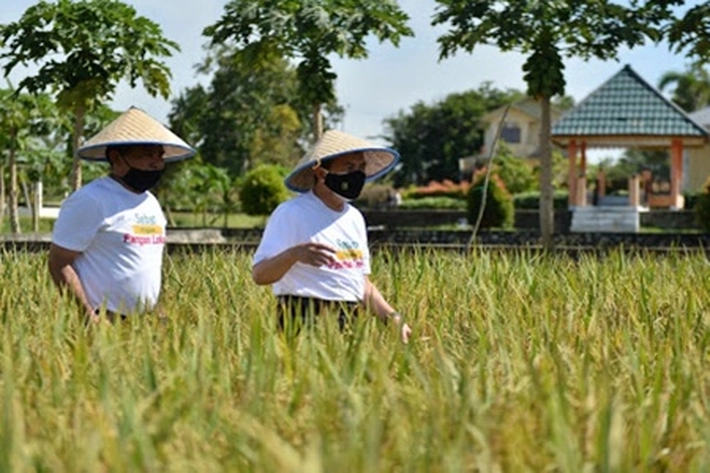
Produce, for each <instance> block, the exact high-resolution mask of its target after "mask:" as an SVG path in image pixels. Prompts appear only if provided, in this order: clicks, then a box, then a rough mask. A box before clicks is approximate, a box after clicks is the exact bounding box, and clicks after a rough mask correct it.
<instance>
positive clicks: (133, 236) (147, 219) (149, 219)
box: [123, 214, 165, 246]
mask: <svg viewBox="0 0 710 473" xmlns="http://www.w3.org/2000/svg"><path fill="white" fill-rule="evenodd" d="M134 218H135V223H133V224H132V225H131V232H130V233H125V234H124V235H123V242H124V243H128V244H131V245H141V246H143V245H163V244H165V229H164V228H163V226H162V225H159V224H158V219H157V217H156V216H155V215H145V214H136V215H135V217H134Z"/></svg>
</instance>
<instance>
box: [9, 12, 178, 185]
mask: <svg viewBox="0 0 710 473" xmlns="http://www.w3.org/2000/svg"><path fill="white" fill-rule="evenodd" d="M0 44H2V45H3V49H2V50H0V51H2V52H1V53H0V64H2V65H3V67H4V72H5V75H6V76H7V75H9V74H10V73H11V72H12V71H13V70H14V69H15V68H16V67H17V66H18V65H23V66H25V65H28V64H31V65H34V66H36V68H37V72H36V73H31V74H30V75H28V76H27V77H25V78H24V79H23V80H22V81H21V82H20V83H19V84H18V89H20V90H26V91H28V92H30V93H38V92H50V93H56V97H57V104H58V105H59V106H60V107H61V108H63V109H65V110H67V111H69V112H71V113H72V114H73V132H72V152H73V154H74V156H75V157H74V162H73V165H72V178H71V180H72V188H73V189H77V188H79V187H80V186H81V180H82V179H81V161H80V160H79V158H78V157H77V156H76V153H74V151H75V150H76V149H77V148H78V147H79V145H80V142H81V138H82V135H83V132H84V120H85V116H86V113H87V111H89V110H91V109H93V108H94V107H95V106H96V105H97V104H100V103H104V102H107V101H109V100H110V99H111V98H112V95H113V93H114V92H115V90H116V87H117V86H118V84H119V82H120V81H121V80H127V81H128V83H129V84H130V86H131V87H135V86H136V84H137V83H138V81H141V82H142V84H143V86H144V88H145V89H146V91H147V92H148V93H149V94H150V95H151V96H156V95H157V94H160V95H161V96H162V97H165V98H167V97H168V95H169V93H170V77H171V75H170V70H169V69H168V67H167V66H166V65H165V64H164V63H163V62H161V58H164V57H170V56H171V55H172V53H173V51H179V47H178V45H177V43H175V42H173V41H170V40H168V39H166V38H165V37H164V36H163V34H162V31H161V28H160V26H159V25H158V24H156V23H154V22H153V21H151V20H149V19H148V18H145V17H142V16H138V15H137V13H136V10H135V8H133V7H132V6H129V5H127V4H125V3H122V2H120V1H118V0H77V1H72V0H57V1H56V2H48V1H40V2H38V3H36V4H35V5H33V6H31V7H30V8H28V9H27V10H26V11H25V12H24V14H23V15H22V17H21V18H20V19H19V20H18V21H16V22H12V23H8V24H5V25H0Z"/></svg>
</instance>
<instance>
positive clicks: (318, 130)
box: [313, 103, 323, 143]
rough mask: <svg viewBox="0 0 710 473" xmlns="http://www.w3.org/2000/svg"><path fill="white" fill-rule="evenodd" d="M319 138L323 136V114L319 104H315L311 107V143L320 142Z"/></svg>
mask: <svg viewBox="0 0 710 473" xmlns="http://www.w3.org/2000/svg"><path fill="white" fill-rule="evenodd" d="M321 136H323V114H322V113H321V104H319V103H317V104H315V105H314V106H313V142H314V143H315V142H316V141H318V140H320V137H321Z"/></svg>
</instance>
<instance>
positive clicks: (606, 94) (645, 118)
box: [552, 65, 707, 138]
mask: <svg viewBox="0 0 710 473" xmlns="http://www.w3.org/2000/svg"><path fill="white" fill-rule="evenodd" d="M552 136H553V138H554V137H556V136H559V137H562V136H674V137H703V138H704V137H706V136H707V132H706V131H705V130H704V129H703V127H702V126H700V125H699V124H697V123H696V122H695V121H693V120H692V119H691V118H690V117H689V116H688V115H687V114H686V113H685V112H684V111H683V110H682V109H680V108H679V107H678V106H676V105H675V104H673V103H672V102H671V101H670V100H668V99H666V98H665V97H664V96H663V95H662V94H661V93H660V92H659V91H658V90H657V89H656V88H655V87H653V86H651V85H649V84H648V83H647V82H646V81H645V80H643V79H642V78H641V76H639V75H638V74H637V73H636V72H635V71H634V70H633V69H631V67H630V66H628V65H626V66H624V68H623V69H621V70H620V71H619V72H618V73H617V74H616V75H615V76H613V77H612V78H611V79H609V80H608V81H606V82H605V83H604V84H602V85H601V86H600V87H599V88H598V89H597V90H595V91H594V92H592V93H591V94H590V95H588V96H587V97H586V98H585V99H584V100H582V101H581V102H580V103H579V104H578V105H577V106H576V107H574V108H573V109H572V110H570V111H569V112H567V114H565V115H564V116H563V117H562V118H560V119H559V120H558V121H557V122H556V123H555V124H554V125H553V127H552Z"/></svg>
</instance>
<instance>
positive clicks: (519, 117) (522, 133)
mask: <svg viewBox="0 0 710 473" xmlns="http://www.w3.org/2000/svg"><path fill="white" fill-rule="evenodd" d="M541 113H542V112H541V108H540V103H539V102H538V101H537V100H535V99H533V98H530V97H527V98H524V99H522V100H518V101H517V102H514V103H512V104H511V105H510V106H507V105H505V106H502V107H499V108H497V109H495V110H492V111H490V112H488V113H487V114H485V115H484V116H483V117H481V123H483V124H484V125H485V127H486V128H485V131H484V136H483V148H482V149H481V152H480V153H479V154H478V155H477V156H469V157H466V158H462V159H460V160H459V168H460V170H461V172H462V173H463V174H466V173H469V172H471V171H473V169H474V168H475V166H476V164H477V163H478V162H480V161H482V160H485V159H487V158H488V153H489V152H490V150H491V148H492V146H493V143H494V142H495V137H496V133H497V132H498V127H499V126H500V125H501V120H502V129H501V130H500V138H499V141H500V142H503V143H505V144H506V145H507V146H508V148H509V149H510V151H511V152H512V153H513V154H514V155H515V156H520V157H522V158H529V159H530V160H532V161H531V164H532V163H533V162H536V160H538V159H539V157H540V126H541V123H542V117H541ZM550 114H551V119H552V122H553V123H554V122H555V121H556V120H557V119H559V118H560V117H561V116H562V112H561V111H560V110H559V109H558V108H556V107H554V106H553V107H551V110H550ZM504 117H505V119H503V118H504Z"/></svg>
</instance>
